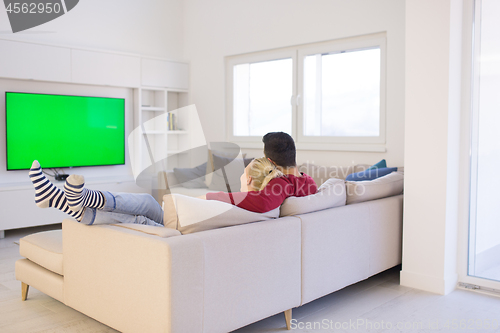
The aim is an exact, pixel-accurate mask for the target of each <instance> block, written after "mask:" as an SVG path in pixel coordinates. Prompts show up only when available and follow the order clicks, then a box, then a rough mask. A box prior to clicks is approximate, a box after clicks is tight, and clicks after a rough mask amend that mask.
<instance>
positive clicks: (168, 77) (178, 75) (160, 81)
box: [141, 58, 189, 90]
mask: <svg viewBox="0 0 500 333" xmlns="http://www.w3.org/2000/svg"><path fill="white" fill-rule="evenodd" d="M141 61H142V77H141V85H143V86H151V87H166V88H170V89H180V90H186V89H188V88H189V65H188V64H186V63H182V62H174V61H165V60H158V59H151V58H142V60H141Z"/></svg>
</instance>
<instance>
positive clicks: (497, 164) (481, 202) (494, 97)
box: [467, 0, 500, 289]
mask: <svg viewBox="0 0 500 333" xmlns="http://www.w3.org/2000/svg"><path fill="white" fill-rule="evenodd" d="M474 17H475V22H474V28H475V32H474V42H473V44H474V51H473V64H474V66H473V74H472V77H473V88H472V91H473V93H472V118H471V120H472V126H471V150H470V154H471V155H470V157H471V160H470V162H471V164H470V216H469V249H468V267H467V275H468V276H470V277H476V278H480V279H482V280H481V281H482V282H477V283H481V286H489V287H490V288H491V287H492V286H494V289H500V284H495V283H494V281H500V34H499V32H500V20H499V17H500V1H498V0H477V1H476V2H475V15H474ZM485 279H486V280H485Z"/></svg>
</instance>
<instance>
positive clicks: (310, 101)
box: [303, 48, 380, 137]
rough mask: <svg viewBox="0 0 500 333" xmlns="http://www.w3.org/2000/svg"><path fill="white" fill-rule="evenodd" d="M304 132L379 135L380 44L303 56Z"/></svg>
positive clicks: (332, 134) (314, 134) (310, 133)
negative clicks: (373, 46) (360, 48)
mask: <svg viewBox="0 0 500 333" xmlns="http://www.w3.org/2000/svg"><path fill="white" fill-rule="evenodd" d="M303 93H304V135H307V136H320V135H321V136H365V137H366V136H379V133H380V126H379V124H380V48H373V49H365V50H357V51H348V52H341V53H334V54H315V55H309V56H307V57H305V59H304V92H303Z"/></svg>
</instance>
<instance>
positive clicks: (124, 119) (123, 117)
mask: <svg viewBox="0 0 500 333" xmlns="http://www.w3.org/2000/svg"><path fill="white" fill-rule="evenodd" d="M9 93H12V94H27V95H46V96H64V97H83V98H98V99H109V100H121V101H122V105H123V116H122V119H123V161H122V163H112V164H88V165H83V164H81V165H60V166H59V165H58V166H50V165H49V166H46V167H45V168H47V169H62V168H78V167H102V166H116V165H125V164H126V150H127V149H126V124H127V123H126V105H125V98H120V97H105V96H85V95H68V94H50V93H32V92H22V91H5V168H6V170H7V171H20V170H29V169H30V167H28V168H9V163H8V162H9V160H8V159H9V153H8V149H9V144H8V138H9V136H8V131H9V128H8V123H7V117H8V110H7V95H8V94H9ZM42 168H44V165H42Z"/></svg>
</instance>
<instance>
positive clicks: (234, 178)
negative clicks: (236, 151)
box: [208, 154, 253, 192]
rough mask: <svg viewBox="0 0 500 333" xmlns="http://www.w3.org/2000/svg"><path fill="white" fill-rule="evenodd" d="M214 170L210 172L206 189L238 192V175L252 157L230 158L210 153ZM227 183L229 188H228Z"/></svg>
mask: <svg viewBox="0 0 500 333" xmlns="http://www.w3.org/2000/svg"><path fill="white" fill-rule="evenodd" d="M212 157H213V162H214V169H215V171H214V172H213V173H212V180H211V182H210V185H208V189H209V190H212V191H225V192H228V191H229V190H230V191H231V192H239V191H240V187H241V183H240V177H241V175H242V174H243V172H244V170H245V167H246V166H247V165H248V164H250V162H252V160H253V158H235V159H233V158H230V157H223V156H219V155H215V154H214V155H212ZM222 168H224V172H225V173H226V177H227V183H226V179H224V174H223V173H222ZM228 185H229V189H228Z"/></svg>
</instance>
